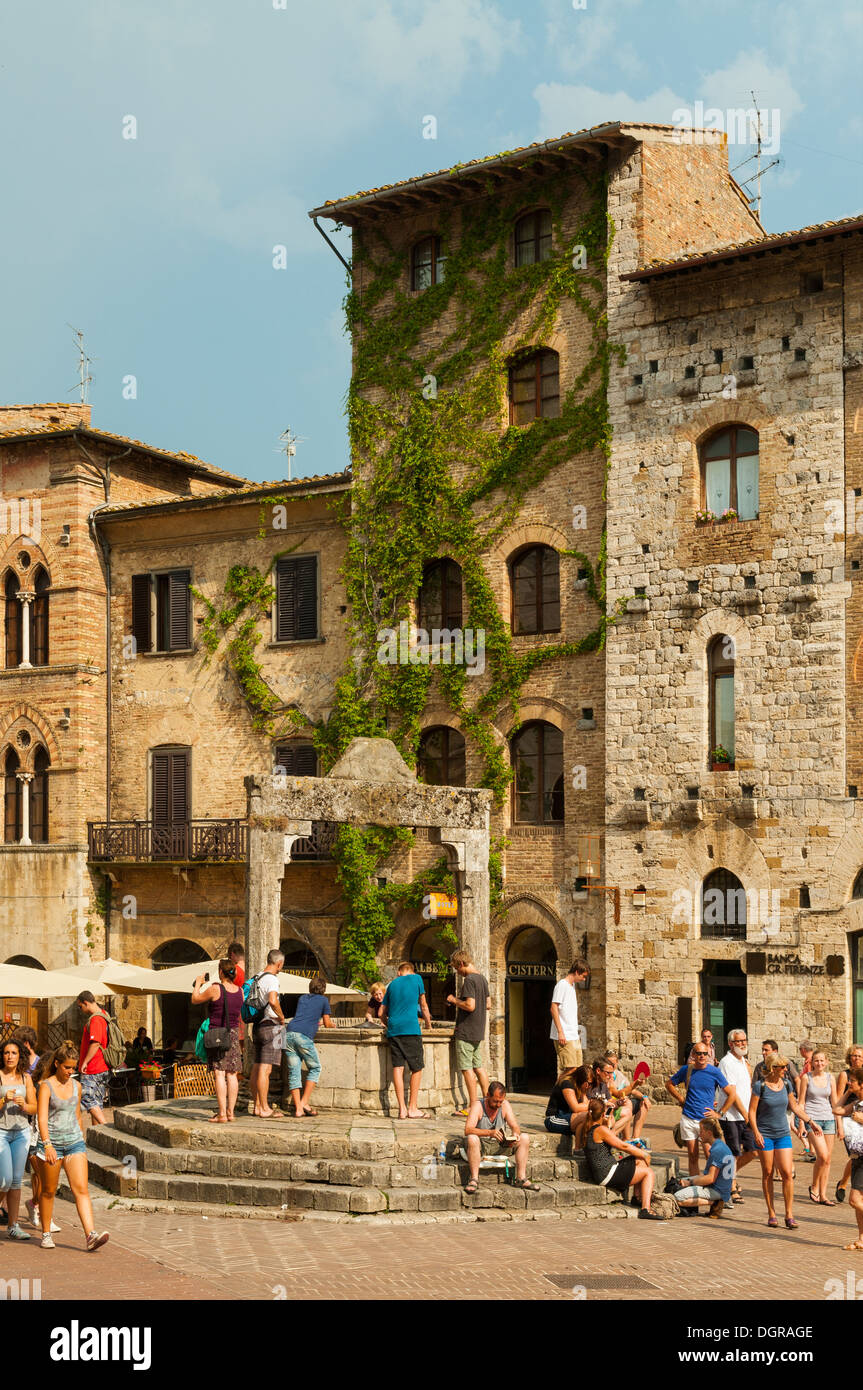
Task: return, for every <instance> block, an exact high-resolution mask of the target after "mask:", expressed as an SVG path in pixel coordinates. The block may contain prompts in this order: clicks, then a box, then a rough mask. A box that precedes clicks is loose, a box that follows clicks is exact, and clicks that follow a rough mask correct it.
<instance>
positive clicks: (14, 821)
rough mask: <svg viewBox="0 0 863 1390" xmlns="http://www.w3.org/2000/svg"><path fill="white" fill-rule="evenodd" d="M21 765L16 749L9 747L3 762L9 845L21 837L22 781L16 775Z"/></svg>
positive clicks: (6, 830) (15, 842) (5, 815)
mask: <svg viewBox="0 0 863 1390" xmlns="http://www.w3.org/2000/svg"><path fill="white" fill-rule="evenodd" d="M20 767H21V763H20V760H19V758H18V754H17V753H16V752H15V749H14V748H9V749H7V752H6V758H5V760H4V763H3V838H4V840H5V842H6V844H7V845H16V844H17V843H18V841H19V840H20V839H21V783H20V782H19V780H18V777H17V776H16V774H17V772H18V770H19V768H20Z"/></svg>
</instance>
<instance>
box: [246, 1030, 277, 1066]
mask: <svg viewBox="0 0 863 1390" xmlns="http://www.w3.org/2000/svg"><path fill="white" fill-rule="evenodd" d="M281 1026H282V1025H281V1024H280V1023H279V1022H278V1020H277V1019H275V1018H265V1019H262V1020H261V1022H260V1023H256V1024H255V1026H254V1027H253V1029H252V1043H253V1046H254V1049H255V1065H256V1066H261V1065H263V1066H270V1067H278V1066H281V1064H282V1049H281V1048H280V1047H278V1046H277V1045H276V1034H277V1033H278V1032H279V1029H280V1028H281Z"/></svg>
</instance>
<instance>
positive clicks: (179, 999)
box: [152, 937, 210, 1052]
mask: <svg viewBox="0 0 863 1390" xmlns="http://www.w3.org/2000/svg"><path fill="white" fill-rule="evenodd" d="M209 959H210V957H209V956H208V954H207V952H206V951H205V950H204V948H203V946H199V945H198V944H197V942H196V941H185V940H184V939H183V938H182V937H180V938H176V939H175V940H173V941H166V942H164V943H163V945H161V946H158V947H157V948H156V950H155V951H154V952H153V955H152V961H153V969H154V970H167V969H169V968H170V966H172V965H197V964H198V963H199V962H202V961H205V960H209ZM190 992H191V991H190ZM206 1013H207V1006H206V1004H195V1005H192V1004H190V1003H189V996H188V995H187V994H154V995H153V1034H154V1036H153V1042H154V1044H155V1045H156V1047H164V1046H165V1044H166V1043H167V1042H168V1041H169V1040H170V1039H171V1038H176V1039H177V1045H178V1047H179V1050H180V1051H181V1052H190V1051H191V1050H192V1048H193V1047H194V1045H195V1035H196V1034H197V1031H198V1029H199V1028H200V1026H201V1024H202V1023H203V1021H204V1018H205V1017H206Z"/></svg>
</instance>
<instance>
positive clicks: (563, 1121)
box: [545, 1110, 572, 1134]
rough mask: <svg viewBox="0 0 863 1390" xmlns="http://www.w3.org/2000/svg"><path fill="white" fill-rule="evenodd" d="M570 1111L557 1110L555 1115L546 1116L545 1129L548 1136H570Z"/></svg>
mask: <svg viewBox="0 0 863 1390" xmlns="http://www.w3.org/2000/svg"><path fill="white" fill-rule="evenodd" d="M571 1119H572V1111H571V1110H558V1112H557V1114H556V1115H546V1117H545V1127H546V1129H547V1130H548V1132H549V1134H572V1125H571V1124H570V1120H571Z"/></svg>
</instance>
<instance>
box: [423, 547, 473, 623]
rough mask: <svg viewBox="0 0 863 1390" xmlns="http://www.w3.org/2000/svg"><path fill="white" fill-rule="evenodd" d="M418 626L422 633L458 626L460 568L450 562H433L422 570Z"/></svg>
mask: <svg viewBox="0 0 863 1390" xmlns="http://www.w3.org/2000/svg"><path fill="white" fill-rule="evenodd" d="M417 607H418V609H419V625H420V627H421V628H424V629H425V631H426V632H433V631H434V630H435V628H437V629H438V631H440V632H443V631H452V629H453V628H457V627H461V619H462V606H461V569H460V568H459V566H458V565H457V564H456V563H455V561H454V560H435V562H434V564H431V565H427V566H426V568H425V569H424V570H423V582H422V588H421V589H420V595H419V603H418V605H417Z"/></svg>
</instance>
